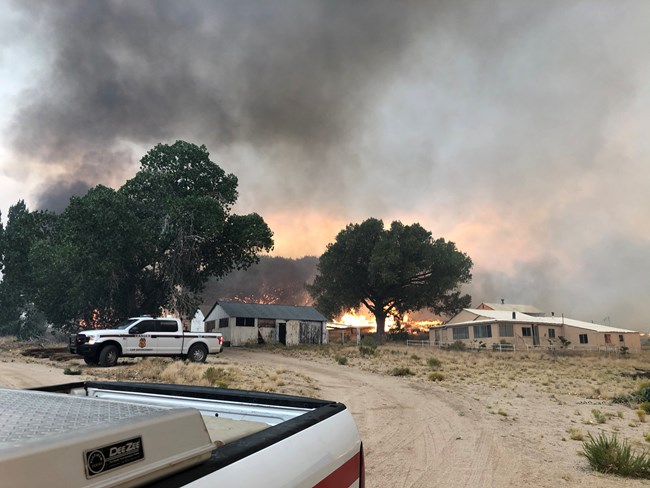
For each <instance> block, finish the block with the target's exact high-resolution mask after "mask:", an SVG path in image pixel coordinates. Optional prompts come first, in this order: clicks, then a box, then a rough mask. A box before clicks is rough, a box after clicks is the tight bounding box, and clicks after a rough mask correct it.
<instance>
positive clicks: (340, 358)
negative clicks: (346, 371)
mask: <svg viewBox="0 0 650 488" xmlns="http://www.w3.org/2000/svg"><path fill="white" fill-rule="evenodd" d="M334 359H336V362H337V363H339V364H341V365H344V366H345V365H346V364H348V358H346V357H345V356H336V357H335V358H334Z"/></svg>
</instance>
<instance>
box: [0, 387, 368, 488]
mask: <svg viewBox="0 0 650 488" xmlns="http://www.w3.org/2000/svg"><path fill="white" fill-rule="evenodd" d="M0 480H2V486H5V485H6V486H11V487H12V488H27V487H30V488H31V487H38V486H47V487H48V488H76V487H97V488H98V487H107V488H108V487H118V486H119V487H132V486H155V487H160V488H172V487H181V486H185V487H191V488H203V487H224V488H225V487H233V488H248V487H251V488H253V487H254V488H260V487H264V488H291V487H296V488H298V487H300V488H352V487H354V488H364V484H365V481H364V454H363V445H362V442H361V439H360V438H359V433H358V431H357V427H356V425H355V423H354V420H353V418H352V415H351V414H350V412H349V410H347V409H346V407H345V405H343V404H341V403H336V402H330V401H325V400H317V399H311V398H303V397H296V396H288V395H279V394H271V393H259V392H252V391H238V390H230V389H221V388H207V387H193V386H177V385H163V384H143V383H117V382H90V381H89V382H78V383H69V384H63V385H55V386H48V387H41V388H35V389H32V390H13V389H0Z"/></svg>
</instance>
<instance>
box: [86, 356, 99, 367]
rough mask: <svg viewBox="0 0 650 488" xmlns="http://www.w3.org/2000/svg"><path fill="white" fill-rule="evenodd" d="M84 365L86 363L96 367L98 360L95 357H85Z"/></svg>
mask: <svg viewBox="0 0 650 488" xmlns="http://www.w3.org/2000/svg"><path fill="white" fill-rule="evenodd" d="M84 363H86V364H87V365H88V366H96V365H97V358H96V357H94V356H84Z"/></svg>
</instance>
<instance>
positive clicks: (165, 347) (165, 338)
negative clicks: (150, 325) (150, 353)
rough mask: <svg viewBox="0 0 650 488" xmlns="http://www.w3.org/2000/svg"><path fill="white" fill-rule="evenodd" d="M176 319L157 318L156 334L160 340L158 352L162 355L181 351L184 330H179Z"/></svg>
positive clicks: (175, 353) (176, 353) (173, 354)
mask: <svg viewBox="0 0 650 488" xmlns="http://www.w3.org/2000/svg"><path fill="white" fill-rule="evenodd" d="M178 327H179V326H178V322H176V321H175V320H156V336H157V340H158V353H159V354H161V355H163V354H164V355H168V356H176V355H179V354H180V353H181V345H182V344H183V335H182V332H181V331H179V330H178Z"/></svg>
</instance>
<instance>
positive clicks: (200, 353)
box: [187, 344, 208, 363]
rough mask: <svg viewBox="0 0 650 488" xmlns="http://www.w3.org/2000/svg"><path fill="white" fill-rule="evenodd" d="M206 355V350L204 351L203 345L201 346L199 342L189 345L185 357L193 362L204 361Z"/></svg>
mask: <svg viewBox="0 0 650 488" xmlns="http://www.w3.org/2000/svg"><path fill="white" fill-rule="evenodd" d="M207 357H208V351H206V350H205V346H202V345H201V344H194V345H193V346H192V347H190V350H189V351H187V359H189V360H190V361H191V362H193V363H204V362H205V359H206V358H207Z"/></svg>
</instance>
